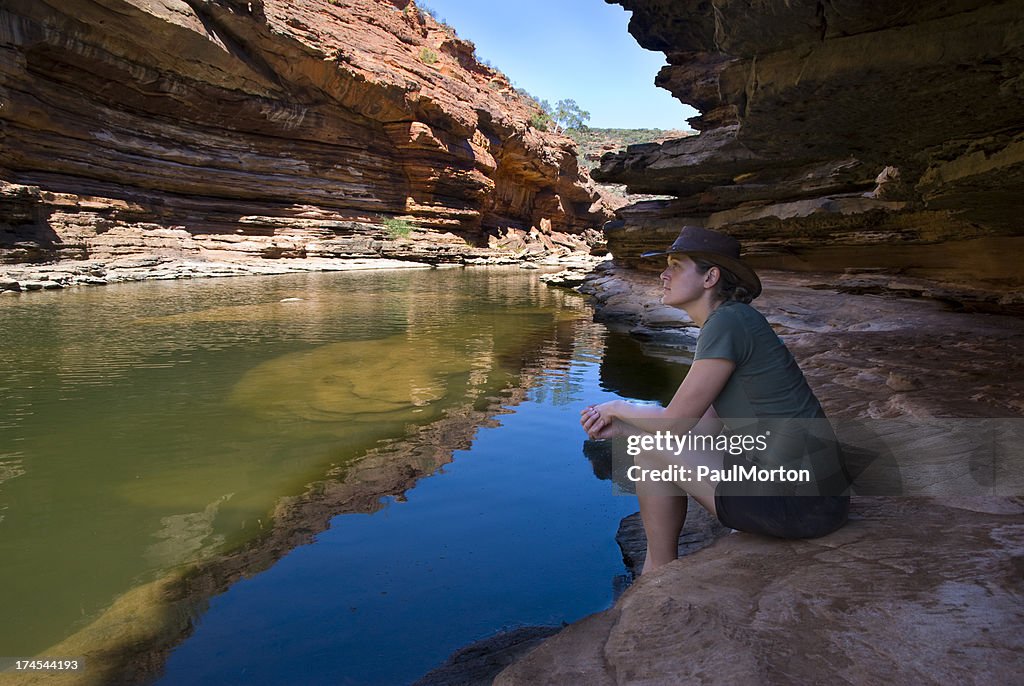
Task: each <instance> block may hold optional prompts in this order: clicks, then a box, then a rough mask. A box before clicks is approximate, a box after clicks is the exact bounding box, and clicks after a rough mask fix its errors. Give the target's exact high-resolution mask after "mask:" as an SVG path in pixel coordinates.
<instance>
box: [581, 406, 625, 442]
mask: <svg viewBox="0 0 1024 686" xmlns="http://www.w3.org/2000/svg"><path fill="white" fill-rule="evenodd" d="M616 403H618V401H617V400H611V401H609V402H606V403H601V404H600V405H590V406H588V407H585V408H583V410H582V411H581V412H580V425H581V426H583V430H584V431H586V432H587V435H588V436H590V437H591V438H612V437H613V436H617V435H618V434H619V430H618V427H617V426H616V422H615V412H614V410H615V406H616Z"/></svg>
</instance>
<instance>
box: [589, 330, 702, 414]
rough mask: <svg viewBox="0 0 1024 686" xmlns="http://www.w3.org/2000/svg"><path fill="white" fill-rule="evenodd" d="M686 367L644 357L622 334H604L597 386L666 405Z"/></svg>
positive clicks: (639, 345) (640, 345)
mask: <svg viewBox="0 0 1024 686" xmlns="http://www.w3.org/2000/svg"><path fill="white" fill-rule="evenodd" d="M688 369H689V367H687V366H685V365H682V364H678V363H675V362H669V361H666V360H664V359H659V358H658V357H654V356H651V355H649V354H647V351H646V350H645V347H644V344H643V343H641V342H640V341H638V340H637V339H636V338H634V337H632V336H630V335H629V334H628V333H625V332H612V331H610V332H609V333H608V337H607V339H606V341H605V349H604V356H603V357H602V359H601V387H602V388H604V389H605V390H607V391H611V392H613V393H616V394H618V395H620V396H623V397H627V398H636V399H638V400H652V401H655V402H659V403H662V404H668V402H669V401H670V400H672V395H673V394H674V393H675V392H676V389H677V388H679V384H680V383H682V381H683V377H685V376H686V372H687V371H688Z"/></svg>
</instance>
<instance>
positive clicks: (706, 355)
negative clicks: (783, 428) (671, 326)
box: [693, 301, 825, 429]
mask: <svg viewBox="0 0 1024 686" xmlns="http://www.w3.org/2000/svg"><path fill="white" fill-rule="evenodd" d="M710 358H715V359H718V358H721V359H726V360H732V361H733V362H735V363H736V370H735V371H734V372H733V373H732V376H730V377H729V381H728V382H727V383H726V384H725V388H723V389H722V392H721V393H719V395H718V397H717V398H715V400H714V402H713V403H712V404H713V406H714V408H715V412H717V413H718V416H719V417H722V419H723V422H724V423H725V425H726V427H727V428H730V429H731V428H734V425H735V422H732V423H731V422H730V421H729V420H730V419H775V418H778V419H788V418H803V419H813V418H821V417H824V416H825V415H824V413H823V412H822V410H821V404H820V403H819V402H818V399H817V398H816V397H814V392H813V391H811V387H810V386H808V385H807V380H806V379H805V378H804V375H803V372H801V371H800V367H799V366H797V363H796V360H795V359H794V358H793V355H792V353H790V352H789V349H788V348H786V345H785V344H784V343H783V342H782V340H781V339H780V338H779V337H778V335H777V334H776V333H775V332H774V331H773V330H772V327H771V325H770V324H768V320H767V319H765V318H764V315H762V314H761V313H760V312H758V311H757V310H755V309H754V308H753V307H751V306H750V305H746V304H744V303H739V302H733V301H728V302H724V303H722V304H721V305H719V306H718V307H717V308H716V309H715V310H714V311H713V312H712V313H711V316H709V317H708V319H707V321H706V322H704V326H703V328H702V329H701V331H700V336H699V337H698V338H697V352H696V353H694V356H693V359H694V360H703V359H710ZM741 423H745V422H741Z"/></svg>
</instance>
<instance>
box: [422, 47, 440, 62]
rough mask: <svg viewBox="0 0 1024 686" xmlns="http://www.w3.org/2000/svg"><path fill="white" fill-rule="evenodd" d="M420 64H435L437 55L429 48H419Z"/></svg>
mask: <svg viewBox="0 0 1024 686" xmlns="http://www.w3.org/2000/svg"><path fill="white" fill-rule="evenodd" d="M420 62H422V63H423V64H436V63H437V53H436V52H434V51H433V50H431V49H430V48H421V49H420Z"/></svg>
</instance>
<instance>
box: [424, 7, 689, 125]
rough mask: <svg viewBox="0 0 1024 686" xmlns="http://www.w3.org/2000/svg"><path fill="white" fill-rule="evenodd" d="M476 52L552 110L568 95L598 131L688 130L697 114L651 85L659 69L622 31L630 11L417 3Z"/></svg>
mask: <svg viewBox="0 0 1024 686" xmlns="http://www.w3.org/2000/svg"><path fill="white" fill-rule="evenodd" d="M419 4H420V6H426V7H429V8H430V9H432V10H434V11H435V13H436V14H437V18H438V19H443V20H445V21H446V22H447V23H448V24H449V25H451V26H452V27H454V28H455V30H456V32H457V33H458V34H459V36H460V37H461V38H465V39H468V40H471V41H473V42H474V43H475V44H476V54H477V56H478V57H479V58H480V59H481V60H488V61H489V62H490V63H491V66H493V67H494V68H496V69H500V70H501V71H503V72H505V74H506V75H507V76H508V77H509V78H510V79H511V80H512V81H513V82H514V83H515V85H516V86H518V87H520V88H525V89H526V90H528V91H529V92H530V93H531V94H533V95H534V96H536V97H537V98H538V99H542V100H547V101H549V102H550V103H551V104H552V105H554V104H555V102H556V101H558V100H561V99H562V98H572V99H573V100H575V101H576V103H577V104H578V105H579V106H580V107H581V108H582V109H584V110H587V111H589V112H590V121H588V122H587V123H588V125H590V126H593V127H602V128H605V127H607V128H657V129H688V128H689V127H688V126H687V124H686V119H687V118H688V117H693V116H696V114H697V111H696V110H694V109H693V108H691V107H687V106H684V105H682V104H681V103H680V102H679V101H678V100H676V99H675V98H673V97H672V96H671V95H670V94H669V92H668V91H666V90H664V89H662V88H658V87H656V86H655V85H654V76H655V75H656V74H657V73H658V70H659V69H661V67H662V65H664V64H665V56H664V55H663V54H662V53H660V52H650V51H648V50H644V49H643V48H641V47H640V46H639V45H637V43H636V41H635V40H634V39H633V37H632V36H631V35H630V34H629V32H628V30H627V29H626V26H627V25H628V23H629V17H630V13H629V12H627V11H626V10H624V9H622V7H620V6H618V5H608V4H606V3H605V2H604V1H603V0H512V1H510V2H498V1H495V0H490V1H488V0H423V1H422V2H419Z"/></svg>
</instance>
